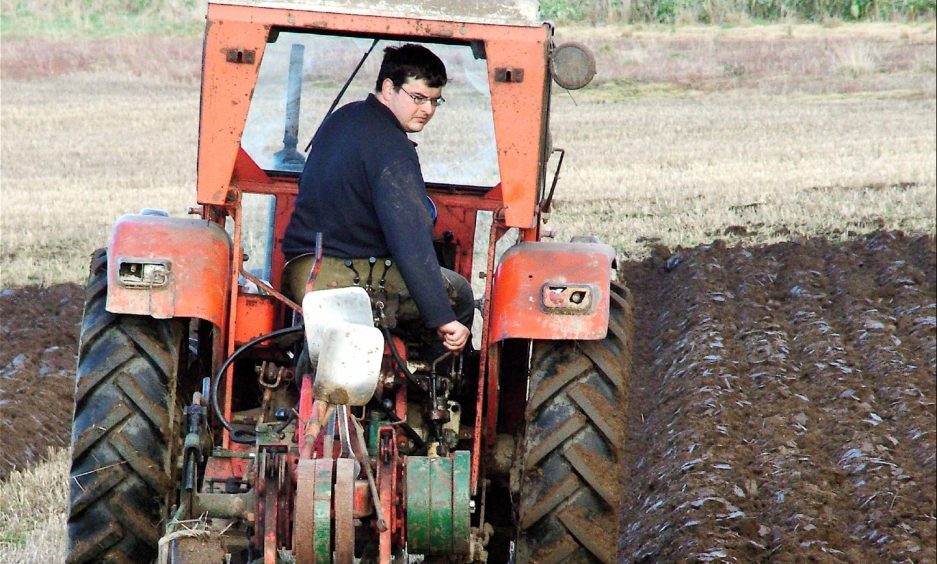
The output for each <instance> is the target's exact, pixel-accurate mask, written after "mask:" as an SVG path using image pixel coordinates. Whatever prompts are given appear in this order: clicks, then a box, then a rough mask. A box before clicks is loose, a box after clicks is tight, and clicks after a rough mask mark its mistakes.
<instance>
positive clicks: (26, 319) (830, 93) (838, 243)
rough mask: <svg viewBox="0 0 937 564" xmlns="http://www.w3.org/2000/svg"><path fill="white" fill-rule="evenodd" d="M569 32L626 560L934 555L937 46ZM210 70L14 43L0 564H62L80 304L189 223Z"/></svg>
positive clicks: (566, 208) (7, 52) (914, 35)
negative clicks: (611, 279) (604, 260)
mask: <svg viewBox="0 0 937 564" xmlns="http://www.w3.org/2000/svg"><path fill="white" fill-rule="evenodd" d="M562 35H563V36H565V37H569V38H573V37H575V38H579V39H585V40H586V42H588V43H590V44H591V45H592V46H593V48H594V49H595V50H596V52H597V56H598V60H599V68H600V72H599V75H598V77H597V80H596V84H595V85H594V86H592V87H590V88H589V89H586V90H583V91H580V92H575V93H572V94H567V93H564V92H557V93H555V94H554V98H553V110H554V113H553V139H554V144H555V145H556V146H559V147H563V148H565V149H566V150H567V152H568V157H567V159H566V164H565V165H564V168H563V171H562V180H561V181H560V184H559V188H558V195H557V205H556V210H555V213H554V214H553V217H551V218H550V222H549V224H548V227H550V228H553V229H555V230H556V238H557V240H567V239H568V237H569V236H571V235H575V234H582V233H594V234H597V235H599V236H600V237H602V238H603V239H604V240H606V241H608V242H611V243H613V244H614V245H615V246H616V248H618V250H619V251H620V253H621V254H622V256H623V258H624V259H626V262H625V267H624V269H623V275H624V278H625V280H626V282H627V283H628V284H629V286H631V287H632V289H633V291H634V293H635V296H636V303H637V309H636V316H637V320H636V322H637V331H636V339H635V347H634V348H635V365H634V368H633V372H634V381H633V382H632V391H631V395H632V402H631V404H630V408H629V409H630V411H629V420H630V439H631V440H630V443H629V444H630V445H632V446H631V449H630V451H629V457H628V461H627V464H626V467H625V468H624V469H621V476H622V480H623V483H624V486H625V487H624V491H625V495H624V497H623V511H622V526H623V529H622V531H623V533H622V537H621V539H620V553H619V555H620V559H621V560H622V561H628V562H631V561H674V560H684V559H685V560H696V561H736V562H745V561H765V560H777V561H791V562H793V561H804V560H814V561H830V562H868V561H911V562H933V561H935V559H937V555H935V541H934V537H935V532H937V531H935V524H934V523H935V501H934V495H933V491H934V487H935V463H934V435H935V431H937V429H935V408H934V402H935V395H937V393H935V386H937V384H935V368H934V364H935V357H934V351H935V331H937V325H935V323H934V318H935V317H934V316H935V310H934V307H935V304H934V302H935V301H937V297H935V291H937V283H935V250H934V232H935V215H937V212H935V200H937V195H935V165H937V162H935V131H937V126H935V66H937V63H935V58H937V55H935V51H934V45H935V31H934V26H933V24H923V25H863V26H841V27H829V28H824V27H819V26H794V27H789V26H768V27H751V28H736V29H723V30H720V29H715V28H705V29H704V28H680V29H678V30H676V31H674V30H669V29H642V28H639V27H629V28H598V29H571V30H564V31H563V32H562ZM199 49H200V41H199V40H198V39H197V38H189V39H178V38H177V39H159V38H155V39H154V38H130V39H104V40H93V41H92V40H69V41H49V40H35V39H24V38H15V37H14V38H12V39H10V38H4V45H3V55H2V108H0V111H2V138H3V145H2V170H0V175H2V176H0V180H2V194H0V196H2V200H0V206H2V208H0V227H2V234H0V236H2V250H0V269H2V270H0V275H2V281H0V286H2V288H3V289H2V293H0V331H2V333H0V339H2V343H3V344H2V347H0V453H2V456H0V479H2V480H3V482H2V484H0V560H2V561H4V562H34V561H48V560H52V561H55V560H57V559H58V558H59V556H58V555H60V554H61V550H62V546H63V535H62V523H63V517H62V512H63V511H64V503H65V480H66V472H67V460H66V458H67V457H66V456H63V454H62V451H61V450H58V451H56V450H53V451H48V450H47V449H46V447H47V446H56V447H61V446H67V444H68V440H69V430H68V425H69V418H70V412H71V405H70V397H71V393H72V376H73V370H74V362H75V360H74V355H75V351H76V348H77V347H76V341H77V326H78V323H79V321H80V309H81V300H82V291H81V289H80V287H79V286H78V285H76V284H80V283H81V281H82V279H83V277H84V274H85V270H86V268H87V260H88V257H89V255H90V253H91V251H92V250H93V249H95V248H97V247H100V246H102V245H104V244H105V243H106V237H107V232H108V228H109V226H110V225H111V224H112V223H113V221H114V219H116V218H117V217H118V216H119V215H121V214H123V213H127V212H133V211H136V210H138V209H139V208H141V207H159V208H165V209H168V210H169V211H170V212H171V213H172V214H173V215H182V214H184V213H185V209H186V207H187V206H189V205H192V204H193V203H194V202H193V194H194V187H193V186H194V171H195V147H196V126H197V119H198V85H197V73H198V63H199ZM871 232H874V233H871ZM870 233H871V234H870ZM715 239H720V240H721V241H718V242H715V243H714V242H713V241H714V240H715ZM736 245H741V246H736ZM681 247H682V248H681ZM50 456H51V457H52V462H51V463H49V464H38V465H37V463H39V462H40V461H42V460H43V459H45V458H47V457H50ZM29 466H33V470H32V471H30V472H26V473H22V472H19V471H14V472H12V473H11V470H13V469H14V468H15V469H16V470H20V469H23V468H25V467H29ZM36 491H42V492H43V495H44V496H45V497H42V498H39V497H37V496H36V494H35V492H36ZM928 492H930V493H928Z"/></svg>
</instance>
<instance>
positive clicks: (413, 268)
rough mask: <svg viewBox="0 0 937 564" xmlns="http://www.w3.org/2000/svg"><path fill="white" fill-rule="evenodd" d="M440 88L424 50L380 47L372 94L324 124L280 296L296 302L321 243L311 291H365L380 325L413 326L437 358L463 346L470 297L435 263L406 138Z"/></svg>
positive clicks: (437, 71)
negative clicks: (433, 339) (433, 336)
mask: <svg viewBox="0 0 937 564" xmlns="http://www.w3.org/2000/svg"><path fill="white" fill-rule="evenodd" d="M447 80H448V79H447V76H446V67H445V65H444V64H443V62H442V61H441V60H440V59H439V58H438V57H437V56H436V55H435V54H433V53H432V52H431V51H430V50H429V49H427V48H425V47H422V46H420V45H414V44H407V45H403V46H401V47H388V48H386V49H385V51H384V59H383V61H382V63H381V69H380V72H379V74H378V77H377V81H376V84H375V91H374V93H373V94H371V95H369V96H368V97H367V98H366V99H364V100H360V101H357V102H353V103H350V104H347V105H345V106H343V107H342V108H340V109H338V110H337V111H336V112H335V113H333V114H332V115H330V116H329V117H327V118H326V119H325V121H323V123H322V125H321V126H320V127H319V130H318V131H317V132H316V134H315V136H314V137H313V139H312V142H311V144H310V150H309V155H308V157H307V158H306V163H305V166H304V168H303V172H302V175H301V176H300V180H299V195H298V196H297V198H296V207H295V210H294V212H293V215H292V217H291V218H290V222H289V225H288V226H287V228H286V232H285V235H284V238H283V251H284V254H285V255H286V258H287V260H288V261H289V262H288V263H287V265H286V267H285V271H284V287H285V289H286V293H287V294H288V295H290V296H291V297H293V298H294V299H296V300H297V301H300V300H301V299H302V296H303V294H304V291H305V287H306V282H307V280H308V278H309V273H310V270H311V268H312V266H313V263H314V261H315V251H316V248H315V247H316V233H321V234H322V239H321V240H322V247H323V248H322V253H321V254H322V255H323V256H322V259H321V260H322V262H321V265H320V270H319V272H318V275H317V277H316V280H315V287H316V288H317V289H325V288H337V287H344V286H351V285H361V286H364V288H365V289H366V290H367V291H368V293H369V295H371V298H372V301H373V302H374V303H375V305H376V307H377V311H378V315H379V316H380V318H381V323H382V324H383V325H385V326H387V327H394V326H395V325H396V322H397V321H398V320H399V321H400V322H402V323H407V322H413V321H417V320H419V319H420V318H422V322H423V325H424V326H425V327H427V328H430V329H435V330H436V333H437V334H438V336H439V338H440V339H441V340H442V346H443V347H444V348H445V349H446V350H448V351H453V352H457V351H461V350H462V349H463V348H464V347H465V344H466V343H467V342H468V338H469V327H471V324H472V316H473V314H474V300H473V295H472V289H471V286H470V285H469V283H468V281H467V280H466V279H465V278H463V277H462V276H461V275H459V274H458V273H456V272H454V271H452V270H448V269H445V268H441V267H440V266H439V263H438V261H437V259H436V254H435V251H434V248H433V239H432V231H433V221H434V219H435V217H434V215H435V206H434V204H433V203H432V201H431V200H430V199H429V197H428V196H427V194H426V186H425V184H424V181H423V175H422V172H421V169H420V162H419V158H418V157H417V153H416V149H415V146H416V144H415V143H413V142H412V141H411V140H410V139H409V138H408V137H407V134H408V133H417V132H419V131H421V130H422V129H423V128H424V127H425V126H426V124H427V123H429V121H430V119H432V117H433V115H434V114H435V112H436V109H437V108H438V107H439V106H440V105H441V104H443V102H444V101H445V100H444V98H443V97H442V88H443V86H445V84H446V82H447ZM437 347H438V345H437ZM437 347H432V348H437ZM432 348H431V350H432Z"/></svg>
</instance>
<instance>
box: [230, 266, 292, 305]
mask: <svg viewBox="0 0 937 564" xmlns="http://www.w3.org/2000/svg"><path fill="white" fill-rule="evenodd" d="M241 276H243V277H244V278H246V279H247V280H249V281H251V282H253V283H254V284H256V285H257V287H258V288H263V291H264V292H267V293H268V294H270V295H271V296H273V297H275V298H276V299H278V300H280V301H281V302H283V303H284V304H286V306H287V307H289V308H290V309H292V310H293V311H295V312H297V313H299V314H300V315H302V313H303V308H302V306H301V305H299V304H297V303H296V302H294V301H293V300H291V299H289V298H287V297H286V296H284V295H283V294H281V293H280V292H277V291H276V290H274V289H273V286H271V285H270V284H267V283H266V282H264V281H263V280H261V279H260V278H257V277H256V276H254V275H253V274H251V273H250V272H248V271H247V270H246V269H245V268H244V265H243V263H242V264H241Z"/></svg>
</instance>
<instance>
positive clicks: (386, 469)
mask: <svg viewBox="0 0 937 564" xmlns="http://www.w3.org/2000/svg"><path fill="white" fill-rule="evenodd" d="M378 444H379V447H378V460H377V487H378V491H379V493H380V496H379V498H378V501H380V507H381V512H382V513H383V515H385V516H386V518H387V519H388V520H389V521H388V523H387V524H388V526H387V527H386V530H382V531H380V534H379V536H378V552H379V558H380V561H381V562H391V558H392V557H393V545H394V541H395V540H396V539H401V540H402V535H403V531H404V526H405V523H404V519H403V514H404V513H403V512H402V511H399V510H398V509H397V502H398V501H399V500H398V499H397V471H396V470H397V463H398V458H397V437H396V433H395V431H394V428H393V427H381V428H380V430H379V431H378ZM398 544H401V545H402V544H403V543H402V542H400V543H398Z"/></svg>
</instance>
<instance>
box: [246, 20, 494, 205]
mask: <svg viewBox="0 0 937 564" xmlns="http://www.w3.org/2000/svg"><path fill="white" fill-rule="evenodd" d="M403 43H418V44H421V45H424V46H425V47H427V48H428V49H430V50H431V51H433V52H434V53H435V54H436V55H437V56H438V57H439V58H440V59H442V60H443V62H444V63H445V64H446V71H447V74H448V76H449V83H448V84H447V85H446V86H445V87H444V88H443V97H444V98H445V99H446V102H445V104H443V105H441V106H439V108H437V110H436V114H435V115H434V116H433V119H432V121H431V122H430V123H429V124H428V125H427V126H426V128H424V130H423V131H422V132H420V133H411V134H410V138H411V139H412V140H413V141H415V142H416V143H417V144H418V146H417V153H418V154H419V156H420V163H421V164H422V166H423V176H424V179H425V180H426V182H427V183H431V184H451V185H458V186H471V187H480V188H491V187H493V186H495V185H496V184H498V182H500V175H499V173H498V158H497V157H498V155H497V150H496V147H495V137H494V121H493V119H492V113H491V93H490V91H489V89H488V68H487V62H486V61H485V59H484V58H483V57H481V56H477V55H479V50H477V49H472V47H471V46H470V45H448V44H446V45H443V44H434V43H426V42H418V41H409V40H408V41H389V40H385V39H379V40H377V42H376V43H375V40H374V39H372V38H363V37H341V36H335V35H317V34H310V33H293V32H280V33H278V34H276V35H275V40H274V41H273V42H272V43H269V44H268V45H267V47H266V50H265V53H264V56H263V60H262V61H261V64H260V71H259V75H258V79H257V86H256V88H255V89H254V95H253V98H252V100H251V107H250V111H249V113H248V117H247V125H246V127H245V130H244V135H243V137H242V139H241V146H242V147H243V148H244V150H245V151H246V152H247V153H248V154H249V155H250V156H251V157H252V158H253V159H254V161H255V162H256V163H257V164H258V166H260V167H261V168H263V169H264V170H267V171H276V172H281V173H298V172H300V171H302V167H303V162H304V159H305V154H306V151H305V149H306V146H307V145H308V143H309V140H310V139H311V138H312V136H313V135H314V134H315V132H316V130H317V129H318V127H319V124H320V123H321V122H322V120H323V119H324V118H325V117H326V115H327V113H328V111H329V107H330V106H331V105H332V103H333V101H334V100H335V99H336V97H337V96H338V95H339V92H341V90H342V86H343V85H344V84H345V82H346V81H347V80H348V78H349V77H350V76H351V75H352V73H353V72H354V69H355V67H356V66H357V65H358V63H359V62H360V61H361V59H362V58H363V57H364V54H365V53H367V52H368V51H369V50H371V52H370V54H369V55H368V56H367V58H366V59H365V61H364V63H363V64H362V66H361V69H360V70H359V71H358V73H357V74H356V75H355V78H354V79H353V80H352V82H351V84H350V85H349V87H348V89H347V91H346V92H345V93H344V94H343V95H342V96H341V100H340V101H339V103H338V105H337V106H336V108H339V107H341V106H342V105H344V104H347V103H349V102H353V101H356V100H362V99H364V98H366V97H367V95H368V94H370V93H371V92H373V91H374V84H375V80H376V78H377V74H378V71H379V69H380V65H381V59H382V58H383V56H384V52H383V50H384V48H385V47H388V46H397V45H402V44H403ZM372 45H373V49H372ZM291 58H292V59H293V64H292V67H293V69H294V71H293V72H294V79H293V81H294V82H293V88H292V91H290V67H291V64H290V61H291ZM300 77H301V79H300ZM297 86H299V88H297ZM288 106H289V107H290V108H291V109H292V111H288ZM290 115H295V116H297V118H296V120H295V126H294V128H295V129H296V130H298V135H296V139H297V140H298V142H297V144H296V147H295V152H294V150H293V148H292V146H291V145H292V141H291V140H290V139H289V137H290V135H288V134H287V135H286V137H287V141H286V145H284V134H285V133H288V132H289V131H290V130H291V123H290V122H291V120H289V119H287V117H288V116H290Z"/></svg>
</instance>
